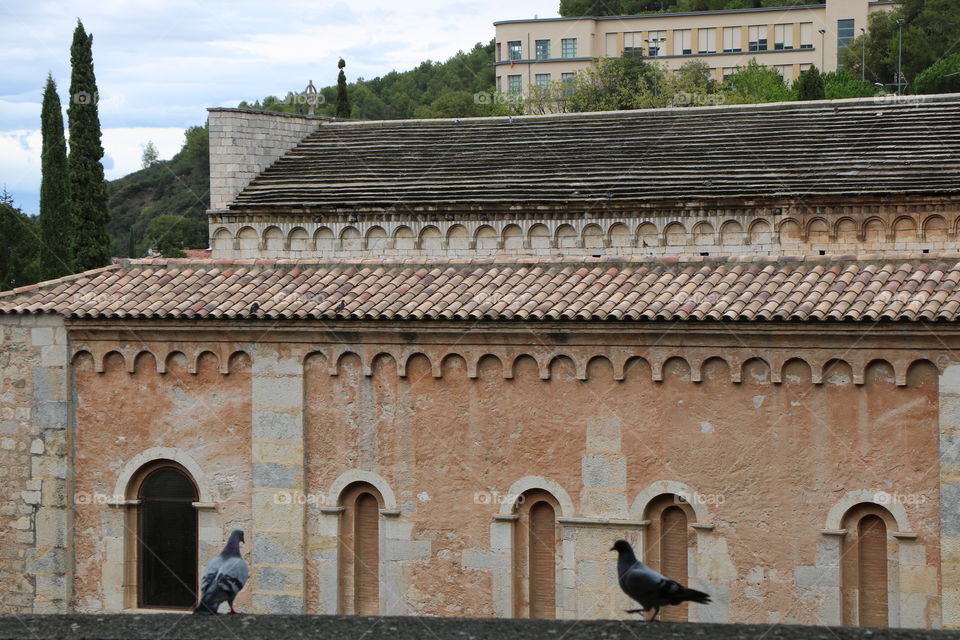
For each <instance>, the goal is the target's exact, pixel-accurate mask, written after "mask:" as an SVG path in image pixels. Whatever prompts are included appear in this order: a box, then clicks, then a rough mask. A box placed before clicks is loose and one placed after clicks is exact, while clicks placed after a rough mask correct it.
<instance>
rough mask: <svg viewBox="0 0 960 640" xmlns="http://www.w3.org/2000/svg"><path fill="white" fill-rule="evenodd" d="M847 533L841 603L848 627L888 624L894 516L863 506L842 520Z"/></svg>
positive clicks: (881, 509)
mask: <svg viewBox="0 0 960 640" xmlns="http://www.w3.org/2000/svg"><path fill="white" fill-rule="evenodd" d="M843 524H844V528H845V529H846V531H847V533H846V535H845V536H844V538H843V542H842V549H841V554H840V556H841V563H842V567H841V585H842V587H841V590H840V595H841V601H842V608H843V623H844V624H845V625H847V626H860V627H885V626H887V625H888V624H889V617H888V611H889V600H888V598H889V596H888V594H889V590H890V587H889V575H888V563H889V561H890V554H889V544H888V531H889V530H890V528H891V527H893V528H894V529H895V528H896V527H895V524H894V520H893V516H892V515H890V512H889V511H887V510H886V509H884V508H883V507H881V506H879V505H875V504H860V505H857V506H855V507H853V508H851V509H850V511H848V512H847V514H846V515H845V516H844V519H843Z"/></svg>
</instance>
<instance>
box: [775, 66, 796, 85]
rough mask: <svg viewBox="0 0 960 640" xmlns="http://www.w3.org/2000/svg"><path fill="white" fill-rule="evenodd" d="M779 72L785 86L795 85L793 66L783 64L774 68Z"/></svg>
mask: <svg viewBox="0 0 960 640" xmlns="http://www.w3.org/2000/svg"><path fill="white" fill-rule="evenodd" d="M774 69H776V70H777V73H779V74H780V77H782V78H783V82H784V84H786V85H787V86H788V87H789V86H790V85H791V83H793V65H792V64H781V65H777V66H775V67H774Z"/></svg>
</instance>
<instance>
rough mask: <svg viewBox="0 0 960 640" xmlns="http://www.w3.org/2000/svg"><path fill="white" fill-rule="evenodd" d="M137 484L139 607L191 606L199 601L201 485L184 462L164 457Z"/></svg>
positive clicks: (147, 467)
mask: <svg viewBox="0 0 960 640" xmlns="http://www.w3.org/2000/svg"><path fill="white" fill-rule="evenodd" d="M133 486H135V487H136V500H137V514H136V518H137V523H136V527H137V538H136V551H135V553H136V578H137V585H138V588H137V605H138V606H139V607H143V608H156V607H159V608H190V607H192V606H193V605H195V604H196V600H197V562H198V559H197V550H198V547H199V540H198V517H197V509H196V507H195V503H196V502H197V501H198V499H199V497H200V495H199V491H198V490H197V485H196V483H195V482H194V479H193V478H192V477H191V475H190V473H189V472H188V471H187V470H186V469H185V468H184V467H183V466H181V465H179V464H177V463H176V462H173V461H171V460H158V461H156V462H152V463H149V464H147V465H145V466H144V467H142V468H141V469H140V470H139V471H138V473H137V474H136V477H135V478H134V483H133Z"/></svg>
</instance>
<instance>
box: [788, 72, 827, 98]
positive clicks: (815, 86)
mask: <svg viewBox="0 0 960 640" xmlns="http://www.w3.org/2000/svg"><path fill="white" fill-rule="evenodd" d="M793 86H794V91H796V92H797V100H823V99H824V97H825V96H826V92H825V89H824V83H823V74H821V73H820V70H819V69H817V67H815V66H812V67H810V68H809V69H807V70H806V71H804V72H803V73H801V74H800V75H799V77H797V79H796V81H795V82H794V85H793Z"/></svg>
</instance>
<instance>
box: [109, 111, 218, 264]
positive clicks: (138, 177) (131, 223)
mask: <svg viewBox="0 0 960 640" xmlns="http://www.w3.org/2000/svg"><path fill="white" fill-rule="evenodd" d="M184 138H185V140H184V145H183V148H182V149H180V152H179V153H177V155H175V156H174V157H173V158H171V159H170V160H156V161H154V162H152V163H151V164H150V165H149V166H147V167H146V168H144V169H141V170H140V171H136V172H134V173H131V174H129V175H126V176H124V177H122V178H120V179H118V180H114V181H112V182H110V183H109V185H110V226H109V231H110V237H111V240H112V246H113V255H115V256H132V257H140V256H143V255H145V254H146V253H147V251H149V250H150V249H160V250H162V251H163V252H164V255H166V256H168V257H175V256H176V255H179V250H180V249H184V248H188V249H197V248H205V247H206V246H207V240H208V236H207V216H206V210H207V209H208V208H209V207H210V153H209V149H210V140H209V137H208V135H207V128H206V127H205V126H204V127H190V128H189V129H187V131H186V133H185V135H184ZM171 218H174V219H176V220H179V221H180V224H179V225H173V224H172V223H171ZM173 228H175V230H173Z"/></svg>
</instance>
